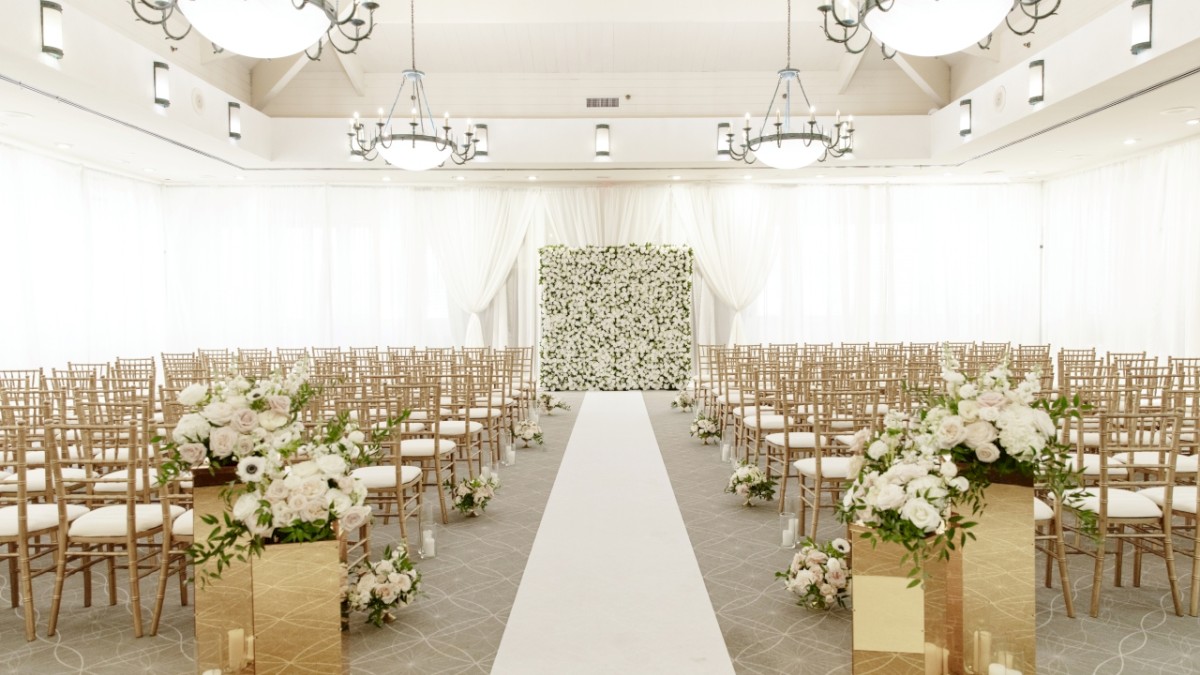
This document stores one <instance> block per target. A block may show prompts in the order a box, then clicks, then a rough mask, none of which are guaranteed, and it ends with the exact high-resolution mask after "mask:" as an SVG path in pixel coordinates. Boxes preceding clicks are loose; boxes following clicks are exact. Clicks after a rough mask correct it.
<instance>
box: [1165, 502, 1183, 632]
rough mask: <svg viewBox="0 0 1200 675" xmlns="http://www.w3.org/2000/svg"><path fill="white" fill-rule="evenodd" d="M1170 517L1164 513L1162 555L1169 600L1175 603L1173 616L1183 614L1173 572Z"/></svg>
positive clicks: (1173, 561)
mask: <svg viewBox="0 0 1200 675" xmlns="http://www.w3.org/2000/svg"><path fill="white" fill-rule="evenodd" d="M1170 518H1171V514H1169V513H1168V514H1166V518H1165V519H1166V520H1167V526H1166V527H1165V528H1163V529H1164V530H1165V536H1164V538H1163V555H1164V557H1165V558H1166V560H1167V581H1169V582H1170V583H1171V601H1172V602H1173V603H1174V604H1175V616H1183V602H1182V601H1181V600H1180V599H1179V577H1178V576H1176V574H1175V544H1174V542H1172V541H1171V525H1170Z"/></svg>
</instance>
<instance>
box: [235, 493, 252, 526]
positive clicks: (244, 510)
mask: <svg viewBox="0 0 1200 675" xmlns="http://www.w3.org/2000/svg"><path fill="white" fill-rule="evenodd" d="M257 512H258V494H257V493H255V492H249V493H246V494H244V495H242V496H241V497H238V498H237V501H236V502H234V503H233V517H234V518H235V519H236V520H240V521H242V522H243V523H246V524H247V525H248V524H250V522H251V521H253V520H257V518H256V517H255V513H257Z"/></svg>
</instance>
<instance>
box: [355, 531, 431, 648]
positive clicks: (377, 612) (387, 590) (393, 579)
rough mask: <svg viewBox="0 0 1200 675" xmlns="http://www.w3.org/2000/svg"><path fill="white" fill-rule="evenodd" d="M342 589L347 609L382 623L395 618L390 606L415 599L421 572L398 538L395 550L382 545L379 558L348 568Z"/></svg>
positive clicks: (398, 605) (370, 621)
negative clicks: (398, 541)
mask: <svg viewBox="0 0 1200 675" xmlns="http://www.w3.org/2000/svg"><path fill="white" fill-rule="evenodd" d="M351 578H353V580H351ZM343 592H344V597H345V607H346V608H347V609H349V610H352V611H355V612H366V613H367V622H368V623H372V624H375V626H377V627H382V626H383V624H384V623H385V622H388V621H391V620H392V619H394V618H395V617H394V615H393V614H392V610H395V609H397V608H399V607H407V606H408V605H411V604H412V602H413V600H415V599H416V597H417V594H418V593H420V592H421V573H420V572H418V571H417V570H416V569H415V568H414V567H413V564H412V561H411V560H409V558H408V546H407V545H405V543H404V542H400V543H399V544H398V545H397V547H396V549H395V550H392V548H391V547H390V546H389V547H388V548H385V549H384V550H383V559H382V560H380V561H378V562H374V563H372V562H370V561H367V560H364V561H362V562H360V563H359V564H357V565H355V566H354V568H353V569H351V570H349V573H348V574H347V580H346V586H345V588H344V590H343Z"/></svg>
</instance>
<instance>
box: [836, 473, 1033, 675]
mask: <svg viewBox="0 0 1200 675" xmlns="http://www.w3.org/2000/svg"><path fill="white" fill-rule="evenodd" d="M986 503H987V505H986V507H985V508H984V512H983V513H982V514H976V515H974V516H972V517H970V518H969V519H970V520H974V521H976V522H977V523H978V524H977V525H976V526H975V527H973V528H971V530H970V531H971V532H974V533H975V540H974V541H968V542H967V545H966V546H965V547H964V548H962V549H959V550H956V551H953V552H951V556H950V560H948V561H944V560H934V561H930V562H928V563H926V568H925V569H926V573H927V575H928V577H927V578H926V580H925V582H924V583H923V584H921V585H920V586H917V587H915V588H908V583H909V581H910V579H909V577H907V576H906V575H907V573H908V570H909V565H910V563H905V564H901V562H900V559H901V557H902V556H903V555H904V553H905V551H904V547H902V546H900V545H898V544H878V545H877V546H872V545H871V542H869V541H866V540H864V539H862V538H861V534H862V533H863V532H864V531H865V528H861V527H858V526H852V527H851V528H850V535H851V538H852V539H851V541H852V545H853V557H852V560H851V569H852V570H853V572H854V578H853V582H852V593H853V607H854V656H853V658H854V672H855V673H856V674H863V673H879V674H881V675H882V674H886V675H907V674H910V673H911V674H915V675H951V674H953V675H958V674H960V673H964V674H967V675H972V674H974V673H983V674H986V673H988V670H989V666H990V665H991V664H992V663H1002V664H1004V665H1005V666H1006V667H1007V668H1009V672H1013V673H1018V672H1019V673H1020V674H1021V675H1030V674H1031V673H1035V672H1036V670H1037V645H1036V638H1035V635H1034V615H1035V613H1036V600H1035V595H1034V586H1033V584H1034V576H1035V572H1034V548H1033V490H1032V488H1031V487H1030V485H1029V484H1028V483H1026V484H1023V485H1021V484H1016V485H1014V484H1005V483H993V484H992V486H990V487H989V488H988V489H987V492H986ZM981 650H982V653H981Z"/></svg>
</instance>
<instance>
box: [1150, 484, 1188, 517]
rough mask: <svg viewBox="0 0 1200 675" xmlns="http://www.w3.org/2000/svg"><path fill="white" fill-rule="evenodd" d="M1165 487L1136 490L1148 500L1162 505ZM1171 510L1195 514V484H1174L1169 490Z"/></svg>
mask: <svg viewBox="0 0 1200 675" xmlns="http://www.w3.org/2000/svg"><path fill="white" fill-rule="evenodd" d="M1166 492H1167V489H1166V488H1163V487H1152V488H1146V489H1144V490H1138V494H1140V495H1143V496H1145V497H1146V498H1148V499H1149V500H1150V501H1152V502H1154V503H1155V504H1158V505H1159V507H1161V506H1162V505H1163V500H1164V499H1165V497H1166ZM1171 510H1172V511H1178V512H1181V513H1190V514H1192V515H1195V514H1196V486H1195V485H1176V486H1175V489H1174V490H1172V491H1171Z"/></svg>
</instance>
